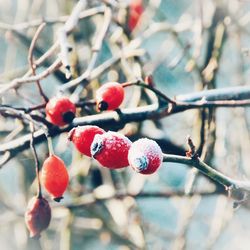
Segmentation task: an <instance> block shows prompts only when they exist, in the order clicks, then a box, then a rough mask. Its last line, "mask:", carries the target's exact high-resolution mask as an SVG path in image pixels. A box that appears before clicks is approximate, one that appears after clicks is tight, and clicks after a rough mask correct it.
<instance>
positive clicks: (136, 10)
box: [128, 0, 144, 31]
mask: <svg viewBox="0 0 250 250" xmlns="http://www.w3.org/2000/svg"><path fill="white" fill-rule="evenodd" d="M143 11H144V8H143V1H142V0H131V1H130V4H129V17H128V28H129V30H130V31H133V30H134V28H135V27H136V25H137V23H138V21H139V19H140V17H141V15H142V13H143Z"/></svg>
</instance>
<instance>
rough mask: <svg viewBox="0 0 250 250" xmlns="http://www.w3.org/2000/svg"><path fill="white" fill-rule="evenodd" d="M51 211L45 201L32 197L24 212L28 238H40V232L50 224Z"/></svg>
mask: <svg viewBox="0 0 250 250" xmlns="http://www.w3.org/2000/svg"><path fill="white" fill-rule="evenodd" d="M50 219H51V209H50V206H49V203H48V201H47V200H46V199H44V198H42V197H33V198H32V199H31V200H30V201H29V203H28V207H27V210H26V212H25V223H26V225H27V228H28V229H29V232H30V237H36V238H39V237H40V232H41V231H43V230H45V229H46V228H47V227H48V226H49V223H50Z"/></svg>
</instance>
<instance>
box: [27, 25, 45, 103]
mask: <svg viewBox="0 0 250 250" xmlns="http://www.w3.org/2000/svg"><path fill="white" fill-rule="evenodd" d="M45 25H46V24H45V23H42V24H41V25H40V26H39V27H38V29H37V31H36V33H35V34H34V37H33V39H32V41H31V44H30V48H29V52H28V61H29V65H30V68H31V70H32V75H33V76H35V75H36V65H34V63H33V50H34V47H35V45H36V42H37V39H38V37H39V35H40V33H41V32H42V30H43V29H44V27H45ZM36 85H37V87H38V89H39V92H40V95H41V96H42V98H43V100H44V101H45V103H46V102H48V100H49V99H48V97H47V96H46V95H45V93H44V92H43V90H42V87H41V84H40V81H39V80H37V81H36Z"/></svg>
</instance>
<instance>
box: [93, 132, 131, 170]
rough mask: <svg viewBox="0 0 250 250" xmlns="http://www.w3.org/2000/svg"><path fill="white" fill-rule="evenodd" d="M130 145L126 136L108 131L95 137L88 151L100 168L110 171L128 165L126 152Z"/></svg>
mask: <svg viewBox="0 0 250 250" xmlns="http://www.w3.org/2000/svg"><path fill="white" fill-rule="evenodd" d="M131 143H132V142H131V141H130V140H129V139H128V138H127V137H126V136H124V135H122V134H120V133H116V132H110V131H109V132H107V133H104V134H102V135H98V134H97V135H95V137H94V140H93V143H92V144H91V148H90V151H91V154H92V156H93V157H94V158H95V159H96V160H97V161H98V162H100V163H101V165H102V166H104V167H107V168H110V169H116V168H123V167H127V166H128V165H129V164H128V150H129V148H130V146H131Z"/></svg>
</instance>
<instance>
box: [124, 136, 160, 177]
mask: <svg viewBox="0 0 250 250" xmlns="http://www.w3.org/2000/svg"><path fill="white" fill-rule="evenodd" d="M162 159H163V156H162V151H161V148H160V147H159V145H158V144H157V143H156V142H155V141H153V140H150V139H147V138H143V139H139V140H137V141H135V142H134V143H133V144H132V146H131V148H130V150H129V153H128V161H129V165H130V166H131V167H132V168H133V169H134V170H135V171H137V172H139V173H141V174H153V173H154V172H155V171H156V170H157V169H158V168H159V167H160V165H161V163H162Z"/></svg>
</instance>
